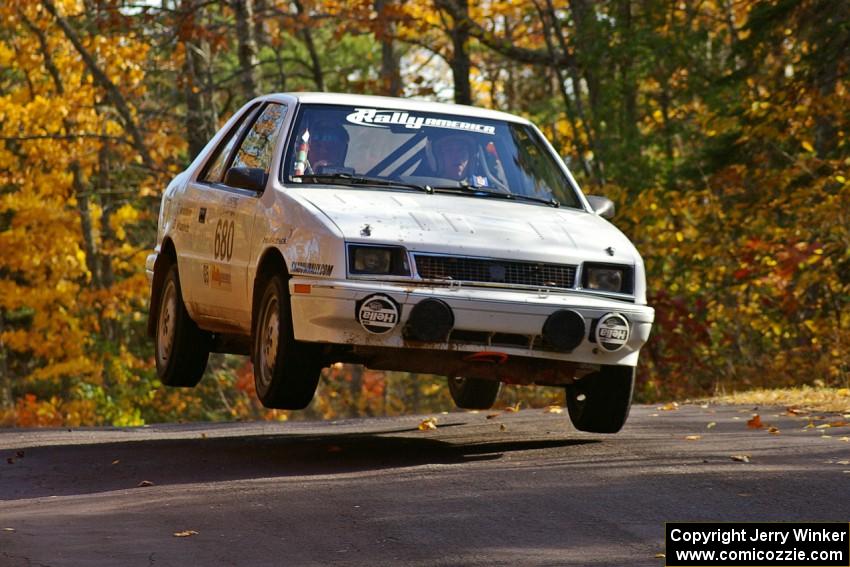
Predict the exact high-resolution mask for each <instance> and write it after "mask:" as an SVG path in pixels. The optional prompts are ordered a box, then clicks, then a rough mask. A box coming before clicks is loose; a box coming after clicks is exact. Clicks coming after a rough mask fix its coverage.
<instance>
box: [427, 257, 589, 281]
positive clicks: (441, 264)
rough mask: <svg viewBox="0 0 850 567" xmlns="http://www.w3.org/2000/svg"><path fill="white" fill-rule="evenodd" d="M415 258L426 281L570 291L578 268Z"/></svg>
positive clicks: (495, 261) (467, 259) (559, 265)
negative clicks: (499, 284)
mask: <svg viewBox="0 0 850 567" xmlns="http://www.w3.org/2000/svg"><path fill="white" fill-rule="evenodd" d="M414 259H415V260H416V270H417V271H418V272H419V275H420V277H422V278H425V279H433V280H450V281H459V282H480V283H501V284H508V285H511V284H513V285H529V286H536V287H565V288H571V287H573V286H574V285H575V277H576V267H575V266H570V265H564V264H544V263H538V262H515V261H513V260H490V259H482V258H463V257H458V256H432V255H428V254H414Z"/></svg>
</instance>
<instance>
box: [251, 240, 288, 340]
mask: <svg viewBox="0 0 850 567" xmlns="http://www.w3.org/2000/svg"><path fill="white" fill-rule="evenodd" d="M274 274H281V275H282V276H283V278H284V279H285V280H288V279H289V267H288V266H287V263H286V259H285V258H284V257H283V253H282V252H281V251H280V250H279V249H277V248H268V249H267V250H265V251H264V252H263V254H262V256H260V261H259V262H258V263H257V271H256V275H255V276H254V288H253V290H252V293H251V334H252V335H253V334H254V331H255V326H256V324H257V310H258V309H259V307H260V294H262V293H263V286H264V284H265V282H266V281H268V279H269V278H270V277H271V276H273V275H274Z"/></svg>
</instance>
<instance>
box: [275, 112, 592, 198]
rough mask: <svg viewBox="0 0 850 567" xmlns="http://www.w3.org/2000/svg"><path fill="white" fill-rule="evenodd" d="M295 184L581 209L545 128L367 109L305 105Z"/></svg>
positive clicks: (292, 160) (289, 176) (288, 166)
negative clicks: (532, 202) (542, 130)
mask: <svg viewBox="0 0 850 567" xmlns="http://www.w3.org/2000/svg"><path fill="white" fill-rule="evenodd" d="M287 149H288V151H287V155H286V161H285V162H284V166H283V173H284V175H283V176H284V180H285V182H287V183H293V182H294V183H305V184H327V183H334V184H345V185H353V184H356V185H357V186H360V187H362V186H363V185H370V184H374V185H376V186H383V187H385V188H386V187H390V188H393V184H397V187H398V188H402V189H408V190H409V189H411V188H413V189H415V188H417V187H418V188H422V189H424V190H427V191H438V192H443V191H445V192H457V193H459V194H468V195H472V196H498V197H502V198H518V199H523V200H539V201H541V202H545V203H555V204H559V205H561V206H566V207H574V208H581V205H580V203H579V200H578V197H577V195H576V192H575V190H574V189H573V187H572V185H571V184H570V181H569V180H568V179H567V176H566V175H565V174H564V172H563V171H562V170H561V168H560V166H559V164H558V163H557V162H556V161H555V158H554V156H553V155H552V153H551V152H550V151H549V149H548V147H547V146H546V144H545V142H544V141H543V140H542V139H541V137H540V135H539V134H538V132H537V131H536V130H535V129H534V128H532V127H530V126H526V125H524V124H517V123H513V122H506V121H501V120H490V119H483V118H473V117H463V116H456V115H446V114H434V113H429V112H419V111H414V110H386V109H380V108H373V107H362V106H330V105H310V104H305V105H302V106H301V108H300V109H299V113H298V117H297V118H296V121H295V127H294V130H293V133H292V138H291V143H290V145H289V147H288V148H287Z"/></svg>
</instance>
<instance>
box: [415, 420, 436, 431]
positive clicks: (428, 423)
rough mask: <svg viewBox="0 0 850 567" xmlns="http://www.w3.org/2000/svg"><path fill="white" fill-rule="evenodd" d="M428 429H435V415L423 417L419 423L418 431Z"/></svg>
mask: <svg viewBox="0 0 850 567" xmlns="http://www.w3.org/2000/svg"><path fill="white" fill-rule="evenodd" d="M430 429H437V418H436V417H429V418H428V419H423V420H422V423H420V424H419V431H428V430H430Z"/></svg>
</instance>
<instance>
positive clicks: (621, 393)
mask: <svg viewBox="0 0 850 567" xmlns="http://www.w3.org/2000/svg"><path fill="white" fill-rule="evenodd" d="M634 386H635V369H634V368H633V367H631V366H603V367H602V368H601V369H600V370H599V372H594V373H593V374H589V375H587V376H585V377H584V378H582V379H581V380H578V381H577V382H575V383H574V384H570V385H568V386H567V387H566V389H567V410H568V411H569V413H570V421H572V422H573V425H574V426H575V428H576V429H578V430H580V431H588V432H590V433H617V432H618V431H619V430H620V429H622V427H623V425H624V424H625V423H626V419H627V418H628V417H629V409H630V408H631V405H632V391H633V390H634Z"/></svg>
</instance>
